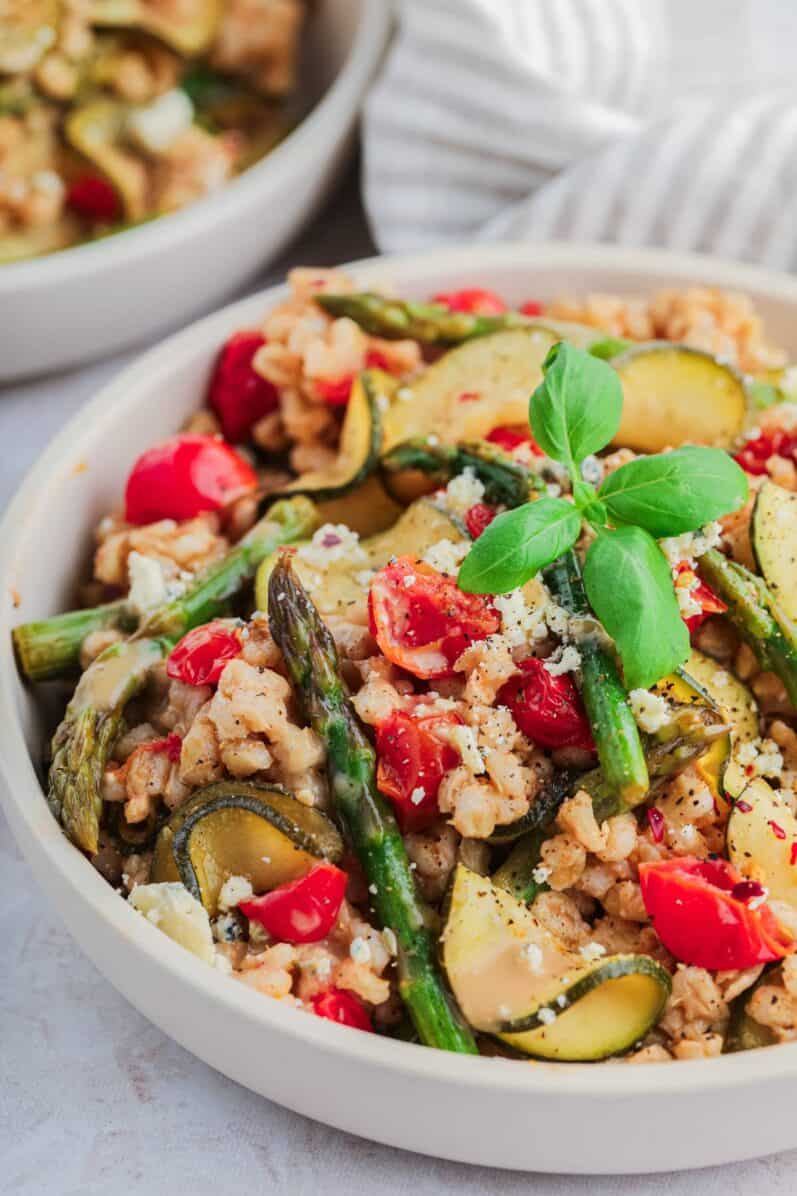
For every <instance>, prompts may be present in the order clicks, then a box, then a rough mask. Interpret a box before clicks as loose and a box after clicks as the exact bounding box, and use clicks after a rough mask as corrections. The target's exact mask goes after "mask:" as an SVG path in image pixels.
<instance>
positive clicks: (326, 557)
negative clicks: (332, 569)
mask: <svg viewBox="0 0 797 1196" xmlns="http://www.w3.org/2000/svg"><path fill="white" fill-rule="evenodd" d="M296 555H297V556H298V557H301V559H302V560H303V561H307V562H308V564H310V565H315V567H316V569H326V568H328V566H329V565H331V564H333V562H334V561H344V560H347V561H364V560H366V555H365V552H364V550H363V549H362V548H361V547H360V537H359V536H358V535H357V532H353V531H352V530H351V528H350V527H347V526H346V524H345V523H325V524H324V525H323V526H322V527H320V528H319V529H318V531H317V532H315V533H314V535H313V538H312V540H311V541H310V543H309V544H301V545H300V546H299V547H298V548H297V549H296Z"/></svg>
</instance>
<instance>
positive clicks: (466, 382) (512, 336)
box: [384, 327, 561, 452]
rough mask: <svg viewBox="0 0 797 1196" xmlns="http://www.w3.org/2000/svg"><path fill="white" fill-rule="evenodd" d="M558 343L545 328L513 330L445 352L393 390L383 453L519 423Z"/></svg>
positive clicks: (464, 437)
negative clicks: (411, 443) (427, 439)
mask: <svg viewBox="0 0 797 1196" xmlns="http://www.w3.org/2000/svg"><path fill="white" fill-rule="evenodd" d="M558 340H561V336H558V335H556V334H555V333H554V332H552V331H551V330H550V329H549V328H544V327H531V328H522V329H520V328H518V329H513V330H512V331H510V332H495V333H492V334H491V335H490V336H483V337H479V338H477V339H476V340H472V341H466V342H465V344H462V345H458V346H457V348H455V349H451V350H449V352H448V353H446V354H445V355H444V356H443V357H441V358H440V360H439V361H437V362H435V364H434V365H432V366H430V367H429V369H427V370H426V371H425V372H424V373H423V374H421V376H420V378H418V380H417V381H416V382H413V383H412V384H411V385H410V386H405V387H401V388H400V389H399V392H398V394H397V398H396V402H395V403H393V405H392V406H391V408H390V410H389V411H388V412H387V413H386V415H385V422H384V451H385V452H389V451H390V449H392V448H395V446H396V445H397V444H401V443H402V442H403V441H405V440H410V439H413V438H415V437H427V436H434V437H437V438H439V439H440V440H444V441H446V442H454V441H458V440H479V439H483V438H484V437H485V436H486V434H487V433H488V432H489V431H490V430H491V429H492V428H494V427H496V426H497V425H498V424H525V423H526V422H527V421H528V415H529V396H530V394H531V393H532V391H533V390H534V389H535V387H537V386H538V385H539V383H540V381H541V380H542V363H543V361H544V360H545V357H546V355H547V353H548V350H549V349H550V347H551V345H553V344H555V343H556V342H557V341H558Z"/></svg>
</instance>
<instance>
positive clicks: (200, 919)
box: [127, 881, 216, 964]
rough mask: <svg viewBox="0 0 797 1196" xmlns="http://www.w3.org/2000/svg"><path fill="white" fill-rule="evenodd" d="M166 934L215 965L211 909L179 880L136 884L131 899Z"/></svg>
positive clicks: (129, 899)
mask: <svg viewBox="0 0 797 1196" xmlns="http://www.w3.org/2000/svg"><path fill="white" fill-rule="evenodd" d="M127 900H128V901H129V903H130V905H132V907H133V909H135V910H138V912H139V913H140V914H143V915H144V917H145V918H147V919H148V920H149V921H150V922H152V924H153V925H155V926H157V927H158V930H160V931H161V932H162V933H163V934H165V935H168V937H169V938H170V939H173V940H174V942H175V943H179V944H180V946H181V947H185V949H186V951H190V952H191V954H192V955H196V956H197V957H198V958H199V959H202V960H204V961H205V963H209V964H213V962H214V960H215V958H216V950H215V948H214V946H213V934H212V933H211V929H210V919H209V918H208V915H207V911H206V910H205V909H204V907H203V906H202V905H201V904H200V902H199V901H197V899H196V897H192V895H191V894H190V893H189V892H188V889H186V887H185V886H184V885H181V884H180V883H179V882H177V881H174V882H172V881H169V882H165V883H163V884H149V885H136V887H135V888H134V889H133V892H132V893H131V894H130V896H129V897H128V899H127Z"/></svg>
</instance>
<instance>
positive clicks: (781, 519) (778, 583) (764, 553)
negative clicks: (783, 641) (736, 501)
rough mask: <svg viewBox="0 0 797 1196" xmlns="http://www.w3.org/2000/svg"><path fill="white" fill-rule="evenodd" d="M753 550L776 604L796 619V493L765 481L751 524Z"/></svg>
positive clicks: (787, 614)
mask: <svg viewBox="0 0 797 1196" xmlns="http://www.w3.org/2000/svg"><path fill="white" fill-rule="evenodd" d="M751 533H752V534H751V540H752V544H753V552H754V553H755V558H756V561H757V563H758V567H759V569H760V570H761V573H762V575H763V578H764V581H765V582H766V583H767V586H768V588H769V592H770V594H771V595H772V597H773V599H774V600H775V604H776V607H777V609H778V610H779V611H782V612H783V614H784V615H785V616H786V618H788V619H792V620H795V621H797V494H792V492H791V491H790V490H784V489H783V487H782V486H776V485H775V483H774V482H770V481H766V482H764V484H763V485H762V487H761V489H760V490H759V491H758V496H757V497H756V500H755V506H754V507H753V518H752V526H751Z"/></svg>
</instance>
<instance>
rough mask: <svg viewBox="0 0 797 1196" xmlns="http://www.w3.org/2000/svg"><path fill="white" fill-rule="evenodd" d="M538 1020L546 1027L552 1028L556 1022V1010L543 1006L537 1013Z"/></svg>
mask: <svg viewBox="0 0 797 1196" xmlns="http://www.w3.org/2000/svg"><path fill="white" fill-rule="evenodd" d="M537 1017H538V1019H539V1020H540V1021H541V1022H542V1024H543V1025H544V1026H551V1025H553V1023H554V1022H555V1021H556V1010H555V1009H549V1008H548V1007H547V1006H543V1008H542V1009H540V1010H539V1011H538V1013H537Z"/></svg>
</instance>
